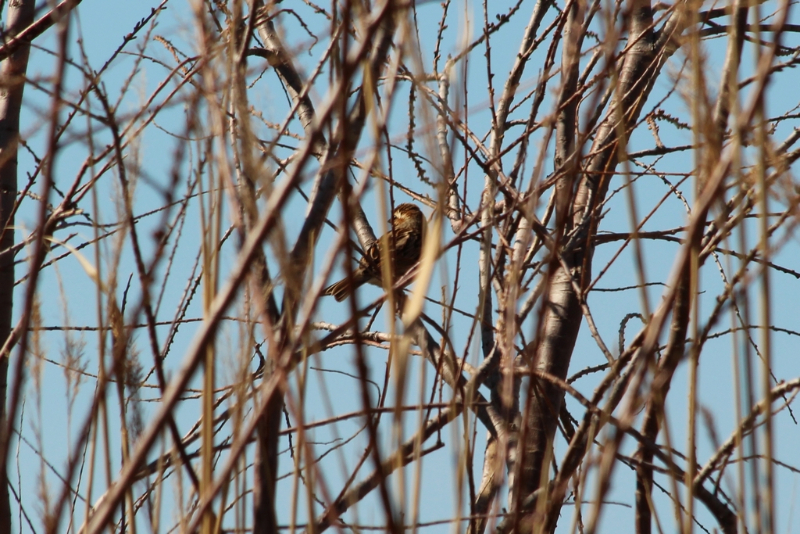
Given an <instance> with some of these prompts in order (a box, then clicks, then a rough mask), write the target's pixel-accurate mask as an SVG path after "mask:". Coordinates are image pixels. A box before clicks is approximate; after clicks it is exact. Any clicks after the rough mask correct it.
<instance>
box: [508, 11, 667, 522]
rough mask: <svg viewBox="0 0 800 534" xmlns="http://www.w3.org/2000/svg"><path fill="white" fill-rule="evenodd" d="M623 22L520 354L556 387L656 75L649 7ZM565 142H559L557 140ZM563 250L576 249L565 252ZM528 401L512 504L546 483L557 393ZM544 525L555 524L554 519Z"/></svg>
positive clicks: (548, 389)
mask: <svg viewBox="0 0 800 534" xmlns="http://www.w3.org/2000/svg"><path fill="white" fill-rule="evenodd" d="M630 20H631V28H630V37H629V40H628V42H629V43H631V44H630V45H629V49H628V51H627V52H626V53H625V56H624V61H623V64H622V68H621V69H620V73H619V81H618V83H617V86H616V90H615V94H616V97H615V99H614V101H613V102H612V105H611V108H610V109H609V112H608V114H607V115H606V118H605V119H604V122H603V123H602V124H601V125H600V127H599V130H598V133H597V136H596V137H595V142H594V144H593V146H592V149H591V154H593V156H592V157H591V159H590V160H589V162H588V164H587V168H586V172H585V173H584V174H583V177H582V178H581V179H580V182H579V183H578V187H577V191H576V192H575V196H574V199H573V200H572V210H571V215H572V217H571V221H570V228H571V230H572V233H573V236H574V237H571V238H570V239H569V241H568V242H565V243H563V245H562V247H565V249H564V248H562V260H563V261H562V262H558V261H557V260H555V261H552V263H551V265H553V267H552V274H551V275H550V281H549V285H548V289H547V293H546V295H545V303H544V309H543V311H542V317H541V320H540V323H539V324H540V326H539V331H538V336H539V340H538V343H537V342H534V343H532V344H531V346H529V347H528V353H527V354H526V357H527V358H528V359H529V361H530V363H531V365H532V367H533V368H535V369H536V370H537V371H544V372H546V373H549V374H551V375H554V376H556V377H558V378H560V379H562V380H564V379H566V376H567V372H568V370H569V364H570V359H571V357H572V351H573V348H574V346H575V341H576V339H577V336H578V332H579V330H580V324H581V320H582V312H581V301H582V299H583V298H584V297H583V295H580V294H578V293H576V291H575V285H574V284H573V281H575V282H576V285H577V286H578V287H579V288H581V289H583V288H585V287H586V286H587V284H588V283H589V281H590V280H591V261H592V252H593V247H592V237H593V236H594V234H595V233H596V232H597V214H596V212H595V208H596V207H597V206H598V205H599V204H600V203H601V202H602V201H603V199H604V198H605V195H606V192H607V190H608V183H609V181H610V176H611V174H612V173H613V172H614V169H615V168H616V165H617V163H618V160H619V143H623V144H624V143H625V140H626V139H625V136H627V132H628V127H629V126H628V125H630V124H633V123H634V122H635V121H636V118H637V117H638V115H639V112H640V110H641V108H642V105H643V104H644V101H645V100H646V98H647V94H648V92H649V89H650V87H651V83H652V80H653V79H654V78H655V74H656V72H657V68H656V64H655V62H654V58H655V50H654V47H653V46H652V44H653V42H654V34H653V30H652V10H651V8H650V5H649V3H648V2H646V1H639V2H636V3H634V4H633V6H632V11H631V14H630ZM565 126H570V125H567V124H565ZM571 127H573V128H574V125H571ZM570 138H571V137H570V136H568V135H566V134H565V135H564V139H566V140H569V139H570ZM568 148H569V147H568V146H564V147H562V148H561V149H560V152H559V153H560V154H564V155H568V154H569V151H568ZM570 242H571V243H576V244H577V246H574V248H572V249H571V250H570V248H569V247H570V246H571V245H570ZM529 395H530V397H529V400H528V403H527V408H526V411H525V415H524V425H525V428H523V436H524V441H523V439H521V440H520V447H521V451H522V453H521V461H522V470H521V480H520V486H521V488H520V494H519V498H520V502H522V501H525V500H526V499H527V498H528V497H529V496H531V495H533V493H534V492H535V491H536V490H537V489H539V487H540V486H541V482H542V481H543V480H544V479H545V478H546V477H544V475H543V470H545V469H546V468H547V466H546V465H544V464H543V462H544V460H545V459H546V458H547V457H548V455H549V451H551V450H552V442H553V438H554V436H555V431H556V426H557V422H558V415H559V412H560V409H561V403H562V402H563V397H564V392H563V390H561V389H560V388H558V387H557V386H555V385H554V384H551V383H547V382H543V381H536V380H532V382H531V387H530V388H529ZM555 498H558V496H557V495H556V496H555ZM534 508H535V505H534ZM525 512H526V514H525V516H524V519H523V523H522V525H521V526H522V527H523V531H529V530H530V529H531V528H532V525H533V523H534V521H535V520H532V517H531V513H532V510H526V511H525ZM551 517H553V518H557V515H553V516H551ZM554 529H555V520H553V521H552V522H551V524H548V525H547V527H546V529H545V532H551V531H553V530H554Z"/></svg>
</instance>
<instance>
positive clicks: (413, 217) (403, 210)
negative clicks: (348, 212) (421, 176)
mask: <svg viewBox="0 0 800 534" xmlns="http://www.w3.org/2000/svg"><path fill="white" fill-rule="evenodd" d="M391 222H392V228H393V230H389V231H388V232H387V233H385V234H384V235H382V236H381V238H380V239H379V240H378V241H376V242H375V243H374V244H373V245H372V246H371V247H370V248H369V250H367V257H365V258H361V260H360V261H359V262H358V267H357V268H356V270H355V271H354V272H353V277H352V280H350V279H348V278H345V279H343V280H339V281H338V282H336V283H335V284H331V285H330V286H328V287H326V288H325V291H324V292H323V294H325V295H333V298H335V299H336V300H337V301H339V302H341V301H343V300H344V299H345V298H346V297H347V295H348V294H349V293H350V291H351V290H352V289H355V288H357V287H359V286H362V285H364V284H366V283H370V284H374V285H377V286H380V285H382V284H381V243H383V242H388V244H389V252H390V253H391V258H392V266H393V273H392V275H393V278H394V279H395V280H396V279H397V278H400V277H401V276H403V275H404V274H405V273H406V271H408V270H409V269H410V268H411V267H413V266H414V264H416V263H417V262H418V261H419V256H420V252H421V251H422V240H423V238H424V234H425V217H424V216H423V215H422V212H421V211H420V209H419V208H418V207H416V206H415V205H414V204H400V205H399V206H397V207H396V208H395V209H394V212H393V213H392V221H391ZM351 288H352V289H351Z"/></svg>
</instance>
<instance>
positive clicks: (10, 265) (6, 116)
mask: <svg viewBox="0 0 800 534" xmlns="http://www.w3.org/2000/svg"><path fill="white" fill-rule="evenodd" d="M34 8H35V5H34V2H33V0H22V1H20V2H13V3H10V4H9V5H8V6H7V9H8V18H7V27H8V34H7V35H9V36H14V35H17V34H18V33H19V32H20V31H21V30H23V29H25V28H27V27H28V26H29V25H30V24H31V23H32V22H33V16H34ZM30 48H31V47H30V42H29V41H27V42H23V43H21V44H20V46H18V47H16V48H15V50H14V51H13V52H11V53H10V54H9V55H8V57H7V59H5V60H4V61H3V65H2V69H1V70H0V77H2V80H3V83H4V84H8V85H6V86H5V88H4V90H3V91H2V93H0V229H2V230H1V231H2V234H0V340H3V342H5V340H6V339H8V337H9V335H10V334H11V315H12V311H13V305H14V298H13V294H14V254H13V252H12V246H13V245H14V230H13V229H12V227H13V226H14V216H13V210H14V203H15V202H16V199H17V147H18V145H19V116H20V109H21V108H22V93H23V90H24V89H25V80H24V78H25V72H26V70H27V68H28V56H29V54H30ZM9 357H10V351H9V352H8V353H5V354H0V429H2V430H0V432H5V429H10V428H11V426H12V425H9V424H8V422H7V421H6V417H7V414H6V396H7V394H8V362H9ZM10 440H11V436H10V435H2V436H0V443H1V444H2V445H3V446H4V447H5V450H3V451H2V453H3V454H2V456H0V532H11V509H10V503H9V500H8V499H9V495H8V472H7V462H8V451H9V450H10Z"/></svg>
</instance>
